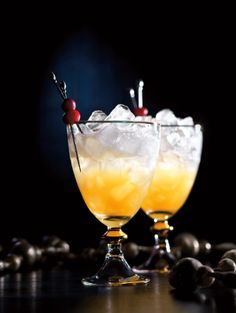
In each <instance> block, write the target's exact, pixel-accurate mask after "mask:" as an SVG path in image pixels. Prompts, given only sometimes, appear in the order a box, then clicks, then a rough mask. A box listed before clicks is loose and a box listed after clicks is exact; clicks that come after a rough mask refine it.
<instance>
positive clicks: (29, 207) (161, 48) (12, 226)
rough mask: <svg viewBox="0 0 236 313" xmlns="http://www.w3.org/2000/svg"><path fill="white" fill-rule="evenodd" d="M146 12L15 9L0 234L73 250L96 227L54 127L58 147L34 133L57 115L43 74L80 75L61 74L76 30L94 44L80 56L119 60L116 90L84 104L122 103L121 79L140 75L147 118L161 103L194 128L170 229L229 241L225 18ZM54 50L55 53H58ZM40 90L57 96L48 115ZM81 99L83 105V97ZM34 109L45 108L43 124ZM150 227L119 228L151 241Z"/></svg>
mask: <svg viewBox="0 0 236 313" xmlns="http://www.w3.org/2000/svg"><path fill="white" fill-rule="evenodd" d="M124 10H125V8H124ZM219 11H220V10H219ZM149 12H150V13H149V14H148V15H147V17H148V20H147V21H146V22H144V21H143V20H142V17H143V16H142V15H140V16H134V15H132V14H131V15H130V14H127V15H123V14H122V15H119V16H115V15H114V16H113V15H109V16H108V15H107V14H105V13H104V12H103V15H100V14H98V15H95V14H94V15H93V16H91V15H87V16H85V15H83V14H81V13H78V15H77V16H76V14H74V15H73V16H68V15H66V14H65V15H64V16H61V17H57V15H56V14H54V15H52V16H50V18H49V19H46V17H45V16H41V17H40V18H39V17H38V18H36V17H35V16H32V15H31V16H29V18H27V20H24V18H23V17H25V15H26V14H25V15H23V16H22V15H19V16H18V17H17V19H13V20H14V22H15V24H14V27H12V30H11V31H6V32H5V33H4V46H3V48H2V52H3V54H4V57H2V61H3V63H4V64H3V67H2V70H3V72H2V78H4V82H5V84H4V87H3V90H2V99H4V100H2V104H1V106H2V121H3V123H2V126H3V129H2V144H1V148H2V149H1V151H2V152H1V155H2V158H3V161H2V187H1V188H2V205H1V217H2V218H1V227H0V240H1V239H2V240H7V239H9V238H11V237H13V236H20V237H27V238H28V239H29V240H31V241H38V240H40V237H41V236H42V235H44V234H57V235H59V236H61V237H63V238H65V239H67V240H68V241H70V242H71V243H72V244H73V245H74V247H77V248H79V247H83V246H87V245H96V243H97V241H98V240H99V237H100V235H101V234H102V233H103V232H104V231H105V228H104V227H103V226H102V225H101V224H100V223H99V222H98V221H96V220H95V218H94V217H93V216H92V215H91V214H90V212H89V211H88V210H87V209H86V207H85V205H84V203H83V201H82V198H81V196H80V194H79V191H78V189H77V186H76V183H75V181H74V178H73V175H72V172H71V169H70V163H69V159H68V155H67V150H66V142H65V137H64V134H63V131H64V128H63V127H64V126H63V125H62V126H60V127H62V128H61V129H63V130H60V132H59V134H58V136H62V137H63V138H62V137H60V141H61V145H62V148H61V149H59V150H57V149H56V150H54V149H53V143H52V146H50V149H49V151H47V148H48V145H47V144H44V143H45V142H43V141H45V140H46V138H47V135H46V134H45V132H43V131H42V129H44V127H46V129H47V131H49V132H50V129H51V128H50V119H51V118H52V120H51V123H52V125H53V124H54V122H55V121H56V120H58V121H59V120H60V119H61V111H60V108H59V107H60V98H59V97H58V96H57V94H56V91H54V90H53V88H54V87H53V86H52V85H51V83H50V82H49V81H48V80H47V72H48V70H50V69H52V67H54V66H56V67H57V66H58V67H60V75H62V76H63V77H60V78H61V79H64V77H65V78H66V79H67V83H68V85H70V83H71V84H72V85H73V82H72V81H75V80H76V79H77V78H78V77H79V75H80V73H76V74H74V75H73V77H71V76H70V74H69V73H70V69H71V68H70V67H68V68H67V66H66V65H67V62H70V60H69V59H67V55H66V54H65V56H63V51H65V50H63V49H65V47H66V45H67V43H68V39H70V42H71V38H72V41H73V38H77V36H80V34H81V33H82V34H84V33H85V34H89V36H90V37H89V36H88V39H87V41H86V42H88V41H89V38H93V40H95V41H96V47H97V50H96V51H93V54H92V55H90V58H92V57H93V56H95V55H96V53H97V54H99V53H100V50H99V49H100V48H101V47H102V49H103V50H104V47H106V49H108V50H109V51H111V55H112V62H113V64H114V62H115V68H116V69H117V67H119V66H120V64H121V68H120V69H119V75H120V76H118V77H117V78H116V79H115V80H114V81H113V82H112V83H113V84H114V83H115V84H116V87H117V86H118V91H117V89H114V86H112V83H111V84H110V86H106V85H104V89H99V91H98V92H96V96H94V103H95V104H93V105H97V103H98V104H99V101H98V99H99V97H102V99H103V100H104V103H106V100H107V103H108V105H109V106H110V107H109V108H111V107H112V106H113V105H115V104H117V101H119V100H120V99H121V100H123V99H126V97H127V90H125V88H128V87H130V85H126V84H130V83H132V82H133V83H134V80H135V79H139V78H142V79H144V81H145V89H144V94H145V102H146V103H148V107H149V110H150V112H151V113H152V114H154V113H155V112H156V110H158V109H162V108H165V107H169V108H171V109H172V110H174V111H175V113H176V114H177V115H178V116H182V117H183V116H186V115H191V116H193V117H194V119H195V120H196V121H198V122H200V123H201V124H202V125H203V127H204V149H203V155H202V162H201V166H200V170H199V174H198V177H197V180H196V183H195V185H194V188H193V190H192V193H191V196H190V197H189V199H188V201H187V202H186V204H185V206H184V207H183V208H182V209H181V210H180V211H179V213H178V214H176V216H175V217H173V218H172V224H173V225H174V226H175V233H178V232H182V231H191V232H193V233H194V234H196V235H197V236H198V237H200V238H206V239H208V240H210V241H212V242H219V241H225V240H227V241H235V239H236V238H235V237H236V236H235V230H234V217H233V214H234V210H235V183H234V177H235V158H234V145H235V138H234V137H235V129H234V124H235V122H234V119H235V118H234V113H233V106H234V104H235V96H234V93H235V78H233V77H234V76H235V75H234V73H235V64H234V51H233V50H232V47H233V45H232V42H233V37H232V35H233V34H232V33H233V31H232V28H231V25H230V22H231V21H230V18H229V19H228V18H227V16H225V15H224V13H223V12H221V13H220V12H218V14H217V15H214V14H213V13H212V12H211V11H210V10H209V11H207V12H205V13H201V14H200V15H199V14H193V12H192V11H191V12H189V13H188V14H182V15H179V13H178V14H177V13H175V12H172V13H170V12H169V11H167V12H166V14H165V16H162V14H161V13H160V12H159V13H158V14H157V15H156V14H155V12H154V13H153V12H152V13H153V14H151V9H150V11H149ZM91 36H92V37H91ZM83 38H84V37H83ZM72 48H73V45H72ZM61 51H62V52H61ZM60 53H61V55H62V57H58V55H59V54H60ZM109 55H110V54H109ZM55 58H57V62H55ZM90 60H91V59H90ZM117 60H118V61H117ZM103 61H104V60H103V59H102V61H101V63H102V62H103ZM107 62H108V63H109V60H108V61H107ZM116 62H117V64H116ZM98 63H99V61H98ZM96 64H97V63H96ZM91 66H92V65H91V64H90V67H91ZM53 69H54V68H53ZM63 69H64V70H65V72H63ZM55 70H57V68H56V69H55ZM126 70H127V71H126ZM98 73H99V75H100V74H101V72H98ZM99 75H98V76H97V77H99ZM114 75H115V74H114ZM100 77H101V79H102V74H101V76H100ZM70 78H71V80H72V81H71V82H70ZM68 79H69V81H68ZM98 79H99V78H98ZM80 80H81V77H80ZM86 82H89V80H88V79H87V80H86ZM49 86H50V87H49ZM87 87H88V86H87ZM45 88H46V89H45ZM109 88H113V89H114V90H116V94H115V96H116V95H117V94H118V95H119V96H120V98H119V100H118V99H117V101H115V102H112V101H113V100H114V99H113V98H112V97H111V93H110V92H109ZM45 90H46V91H45ZM52 90H53V91H52ZM72 90H74V89H73V88H72ZM89 90H90V88H89ZM91 90H93V86H92V87H91ZM106 93H107V98H106ZM87 94H89V91H88V92H87ZM48 95H50V101H48V99H47V101H46V99H45V103H47V106H48V105H50V102H51V101H53V102H54V103H55V102H57V104H56V105H58V108H59V109H58V111H55V110H54V111H53V112H51V109H50V107H46V105H45V109H44V106H43V105H44V100H43V97H46V96H48ZM108 95H109V96H108ZM76 96H77V95H76ZM85 98H86V97H85ZM86 99H87V98H86ZM90 100H91V102H90V103H92V102H93V101H92V100H93V94H92V95H90ZM109 101H110V102H109ZM81 105H82V106H83V105H84V107H83V108H82V113H83V114H85V115H86V114H87V115H89V113H91V111H92V110H93V108H92V107H90V106H89V105H90V104H89V103H86V104H82V103H81ZM85 107H86V108H87V111H86V109H85ZM44 114H45V115H46V114H49V115H47V118H48V117H49V118H48V119H46V121H45V119H44ZM57 125H58V124H56V126H55V127H57ZM52 127H54V126H52ZM52 138H53V139H55V137H52ZM58 160H59V161H58ZM65 168H66V170H65ZM58 169H59V170H58ZM60 169H61V172H60V173H58V171H60ZM150 225H151V221H150V220H149V219H148V218H147V217H146V216H145V215H144V214H143V213H142V212H139V213H138V214H137V215H136V216H135V217H134V218H133V219H132V220H131V221H130V222H129V224H127V225H126V226H125V227H124V230H125V231H126V232H127V233H128V234H129V238H130V239H131V240H135V241H137V242H140V243H151V235H150V234H149V232H148V229H149V226H150Z"/></svg>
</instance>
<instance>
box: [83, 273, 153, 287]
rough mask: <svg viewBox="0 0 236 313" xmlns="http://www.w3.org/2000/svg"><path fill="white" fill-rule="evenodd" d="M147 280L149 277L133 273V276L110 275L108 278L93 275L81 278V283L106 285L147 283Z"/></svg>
mask: <svg viewBox="0 0 236 313" xmlns="http://www.w3.org/2000/svg"><path fill="white" fill-rule="evenodd" d="M149 281H150V279H149V278H147V277H144V276H139V275H137V274H134V275H133V276H130V277H119V276H111V277H109V278H102V277H99V276H98V275H94V276H91V277H86V278H83V279H82V283H83V284H84V285H85V286H107V287H115V286H123V285H138V284H147V283H148V282H149Z"/></svg>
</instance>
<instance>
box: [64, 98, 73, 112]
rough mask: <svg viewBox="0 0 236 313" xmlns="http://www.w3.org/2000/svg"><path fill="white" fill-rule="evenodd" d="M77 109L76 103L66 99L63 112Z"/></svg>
mask: <svg viewBox="0 0 236 313" xmlns="http://www.w3.org/2000/svg"><path fill="white" fill-rule="evenodd" d="M75 109H76V103H75V101H74V100H73V99H69V98H67V99H65V100H64V101H63V103H62V110H63V111H64V112H69V111H74V110H75Z"/></svg>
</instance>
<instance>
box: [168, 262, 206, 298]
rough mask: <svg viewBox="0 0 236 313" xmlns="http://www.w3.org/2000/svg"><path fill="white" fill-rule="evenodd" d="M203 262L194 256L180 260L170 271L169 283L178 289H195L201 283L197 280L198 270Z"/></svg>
mask: <svg viewBox="0 0 236 313" xmlns="http://www.w3.org/2000/svg"><path fill="white" fill-rule="evenodd" d="M201 266H202V263H201V262H199V261H198V260H196V259H194V258H183V259H181V260H179V261H178V262H177V263H176V264H175V265H174V266H173V268H172V270H171V271H170V273H169V283H170V284H171V286H173V287H174V288H176V289H181V290H187V291H190V292H191V291H194V290H196V289H197V288H198V287H199V285H198V282H197V275H196V273H197V270H198V269H199V268H200V267H201Z"/></svg>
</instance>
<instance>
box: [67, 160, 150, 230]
mask: <svg viewBox="0 0 236 313" xmlns="http://www.w3.org/2000/svg"><path fill="white" fill-rule="evenodd" d="M72 164H76V162H75V160H74V162H72ZM74 173H75V177H76V181H77V184H78V187H79V189H80V191H81V194H82V195H83V199H84V201H85V203H86V205H87V207H88V208H89V210H90V211H91V212H92V213H93V214H94V215H95V216H96V217H97V219H98V220H99V221H100V222H102V223H103V224H105V225H106V226H108V227H121V226H122V225H124V224H126V223H127V222H128V221H129V220H130V219H131V218H132V217H133V216H134V214H135V213H136V212H137V211H138V209H139V206H140V203H142V201H143V198H144V194H145V193H146V192H147V189H148V186H149V180H147V179H146V180H145V179H140V177H147V176H148V177H149V175H147V172H146V171H145V169H143V170H139V172H137V173H136V175H133V174H132V173H130V171H129V170H128V169H125V170H124V169H122V168H120V169H119V168H118V169H111V168H107V169H106V166H105V167H104V168H102V169H98V168H93V167H91V168H88V169H87V170H84V171H82V172H80V171H79V170H78V168H77V166H76V167H74Z"/></svg>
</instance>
